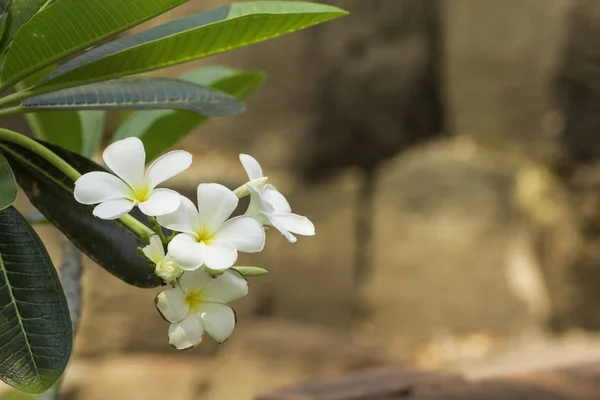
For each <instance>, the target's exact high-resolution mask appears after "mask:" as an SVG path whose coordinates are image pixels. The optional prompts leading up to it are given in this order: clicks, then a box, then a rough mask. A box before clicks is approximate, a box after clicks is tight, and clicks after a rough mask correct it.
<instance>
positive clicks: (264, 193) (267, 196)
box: [260, 184, 292, 213]
mask: <svg viewBox="0 0 600 400" xmlns="http://www.w3.org/2000/svg"><path fill="white" fill-rule="evenodd" d="M260 194H261V197H262V198H263V200H264V201H266V202H267V203H269V204H270V205H271V206H272V207H273V209H274V211H275V212H276V213H291V212H292V208H291V207H290V203H288V201H287V199H286V198H285V197H284V196H283V195H282V194H281V193H280V192H279V191H278V190H277V189H275V186H273V185H269V184H267V185H265V187H264V188H263V189H262V190H261V192H260Z"/></svg>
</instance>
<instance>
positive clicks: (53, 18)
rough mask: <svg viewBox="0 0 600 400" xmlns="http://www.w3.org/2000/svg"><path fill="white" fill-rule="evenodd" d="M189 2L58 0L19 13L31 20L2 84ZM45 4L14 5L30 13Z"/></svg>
mask: <svg viewBox="0 0 600 400" xmlns="http://www.w3.org/2000/svg"><path fill="white" fill-rule="evenodd" d="M187 1H188V0H152V1H149V0H126V1H124V0H101V1H99V0H60V1H56V2H54V3H52V4H50V5H49V6H47V7H46V8H44V9H43V10H42V11H40V12H39V13H37V14H35V15H33V14H31V13H29V12H22V13H19V14H18V15H22V16H23V17H24V16H28V17H29V18H31V19H30V20H29V21H28V22H27V23H25V24H24V25H23V27H22V28H21V29H20V30H19V31H18V32H16V35H15V36H14V40H13V42H12V43H11V45H10V48H9V50H8V53H7V57H6V63H5V65H4V69H3V70H2V82H6V81H8V82H9V83H12V84H14V83H17V82H18V81H20V80H21V79H23V78H25V77H27V76H28V75H30V74H32V73H33V72H36V71H39V70H40V69H42V68H44V67H47V66H49V65H51V64H53V63H55V62H56V61H60V60H62V59H64V58H65V57H67V56H69V55H72V54H74V53H76V52H78V51H79V50H83V49H86V48H89V47H90V46H93V45H94V44H97V43H100V42H101V41H103V40H104V39H106V38H109V37H111V36H114V35H116V34H118V33H120V32H123V31H125V30H127V29H129V28H131V27H133V26H135V25H138V24H140V23H142V22H144V21H147V20H149V19H151V18H153V17H155V16H157V15H160V14H162V13H164V12H166V11H168V10H170V9H172V8H174V7H177V6H178V5H180V4H183V3H185V2H187ZM43 2H44V1H40V0H37V1H32V0H30V1H27V0H21V1H19V0H15V2H14V3H13V8H14V7H19V4H23V3H24V4H30V3H34V4H32V5H31V7H28V8H27V10H28V11H32V10H33V9H34V8H35V5H39V3H43ZM38 8H39V7H38ZM36 11H37V10H36ZM32 15H33V16H32ZM13 18H14V17H13ZM21 24H22V22H21ZM13 29H14V28H13V26H12V25H11V24H10V22H9V34H10V35H14V33H13V31H12V30H13ZM7 36H9V35H7ZM11 37H12V36H11Z"/></svg>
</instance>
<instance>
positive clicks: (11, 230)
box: [0, 207, 73, 393]
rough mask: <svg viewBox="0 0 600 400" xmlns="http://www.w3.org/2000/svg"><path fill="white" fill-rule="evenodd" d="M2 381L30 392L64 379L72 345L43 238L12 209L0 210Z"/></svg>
mask: <svg viewBox="0 0 600 400" xmlns="http://www.w3.org/2000/svg"><path fill="white" fill-rule="evenodd" d="M0 226H1V227H2V229H0V310H1V311H0V379H2V380H3V381H4V382H6V383H8V384H9V385H11V386H14V387H15V388H17V389H19V390H22V391H24V392H27V393H41V392H44V391H46V390H48V389H49V388H50V387H51V386H52V385H53V384H54V383H55V382H56V380H57V379H58V378H59V377H60V376H61V375H62V372H63V371H64V369H65V367H66V366H67V362H68V360H69V356H70V355H71V347H72V342H73V331H72V328H71V320H70V318H69V309H68V307H67V302H66V299H65V295H64V293H63V291H62V287H61V285H60V281H59V280H58V275H57V273H56V270H55V269H54V266H53V265H52V261H50V257H49V256H48V253H47V252H46V249H45V248H44V245H43V243H42V241H41V240H40V238H39V237H38V236H37V234H36V233H35V231H34V230H33V228H32V227H31V226H30V225H29V224H28V223H27V220H26V219H25V218H24V217H23V216H22V215H21V214H19V212H18V211H17V210H15V208H14V207H9V208H6V209H4V210H2V211H0Z"/></svg>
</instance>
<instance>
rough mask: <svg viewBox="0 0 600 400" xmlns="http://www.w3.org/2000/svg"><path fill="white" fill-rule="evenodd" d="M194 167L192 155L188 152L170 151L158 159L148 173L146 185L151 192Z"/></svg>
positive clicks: (151, 165)
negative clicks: (191, 166)
mask: <svg viewBox="0 0 600 400" xmlns="http://www.w3.org/2000/svg"><path fill="white" fill-rule="evenodd" d="M190 165H192V155H191V154H190V153H188V152H187V151H183V150H175V151H170V152H168V153H167V154H164V155H162V156H160V157H159V158H157V159H156V160H155V161H154V162H153V163H152V164H150V167H148V171H146V184H147V185H148V186H149V188H150V190H152V189H154V188H155V187H156V186H158V185H159V184H161V183H163V182H164V181H166V180H168V179H171V178H172V177H174V176H175V175H177V174H180V173H181V172H183V171H185V170H186V169H188V168H189V167H190Z"/></svg>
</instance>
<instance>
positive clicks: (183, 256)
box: [169, 233, 206, 271]
mask: <svg viewBox="0 0 600 400" xmlns="http://www.w3.org/2000/svg"><path fill="white" fill-rule="evenodd" d="M169 256H171V257H173V260H175V262H176V263H177V265H179V267H180V268H181V269H182V270H184V271H193V270H195V269H198V268H200V267H201V266H202V264H204V260H205V258H206V246H205V245H204V243H198V242H197V241H196V238H195V237H194V236H192V235H190V234H188V233H180V234H179V235H177V236H175V237H174V238H173V240H171V241H170V242H169Z"/></svg>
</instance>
